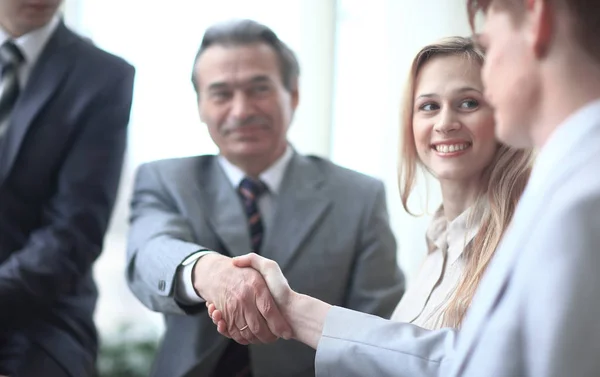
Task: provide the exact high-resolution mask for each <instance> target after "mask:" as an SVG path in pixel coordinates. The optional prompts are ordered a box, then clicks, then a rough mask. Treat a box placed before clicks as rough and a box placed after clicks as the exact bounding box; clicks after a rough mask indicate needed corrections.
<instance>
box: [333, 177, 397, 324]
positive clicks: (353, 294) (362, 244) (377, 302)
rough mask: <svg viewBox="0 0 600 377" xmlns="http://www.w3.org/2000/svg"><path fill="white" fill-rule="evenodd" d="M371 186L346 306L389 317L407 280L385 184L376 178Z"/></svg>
mask: <svg viewBox="0 0 600 377" xmlns="http://www.w3.org/2000/svg"><path fill="white" fill-rule="evenodd" d="M372 187H373V190H372V191H371V193H372V195H371V198H372V200H371V201H370V203H368V205H367V211H366V214H365V216H364V220H363V222H362V224H361V234H360V236H359V242H358V244H357V251H356V258H355V261H354V266H353V270H352V278H351V280H350V285H349V287H348V292H349V295H348V297H347V299H346V302H345V305H344V306H345V307H347V308H350V309H354V310H358V311H361V312H365V313H371V314H375V315H378V316H381V317H383V318H389V317H390V316H391V315H392V312H393V311H394V308H395V307H396V305H397V304H398V302H399V301H400V299H401V298H402V295H403V294H404V289H405V281H404V275H403V274H402V272H401V271H400V268H399V267H398V261H397V247H396V240H395V238H394V235H393V233H392V229H391V227H390V223H389V216H388V211H387V205H386V196H385V189H384V186H383V183H381V182H380V181H376V184H374V185H373V186H372Z"/></svg>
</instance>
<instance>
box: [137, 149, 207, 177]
mask: <svg viewBox="0 0 600 377" xmlns="http://www.w3.org/2000/svg"><path fill="white" fill-rule="evenodd" d="M216 163H217V157H216V156H214V155H202V156H192V157H180V158H169V159H163V160H157V161H152V162H146V163H143V164H141V165H140V166H139V167H138V168H137V173H136V175H137V177H138V180H139V179H143V178H144V177H150V176H152V177H155V179H159V180H161V181H166V182H175V181H177V182H180V181H181V179H182V178H185V177H193V176H197V175H198V174H202V173H203V172H205V171H207V170H209V169H214V168H215V166H216Z"/></svg>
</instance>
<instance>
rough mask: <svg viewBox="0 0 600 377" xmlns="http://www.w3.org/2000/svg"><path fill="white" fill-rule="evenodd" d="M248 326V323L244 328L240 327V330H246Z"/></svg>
mask: <svg viewBox="0 0 600 377" xmlns="http://www.w3.org/2000/svg"><path fill="white" fill-rule="evenodd" d="M247 328H248V325H246V326H244V327H242V328H241V329H239V330H240V331H244V330H246V329H247Z"/></svg>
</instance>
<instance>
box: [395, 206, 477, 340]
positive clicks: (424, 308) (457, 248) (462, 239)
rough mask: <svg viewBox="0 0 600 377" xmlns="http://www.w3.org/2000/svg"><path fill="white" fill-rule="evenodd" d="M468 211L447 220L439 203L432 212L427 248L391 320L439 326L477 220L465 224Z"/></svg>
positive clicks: (422, 325)
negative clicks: (413, 278)
mask: <svg viewBox="0 0 600 377" xmlns="http://www.w3.org/2000/svg"><path fill="white" fill-rule="evenodd" d="M470 215H471V210H466V211H464V212H463V213H462V214H460V215H459V216H458V217H456V218H455V219H454V220H452V221H450V222H448V221H447V220H446V217H445V216H444V210H443V207H441V208H440V209H438V211H437V212H436V213H435V215H434V218H433V221H432V222H431V225H430V226H429V229H428V230H427V234H426V238H427V245H428V248H429V252H428V253H427V255H426V257H425V260H424V262H423V264H422V266H421V268H420V270H419V273H418V274H417V277H416V279H415V280H414V282H412V284H411V285H410V286H409V287H408V290H407V291H406V293H405V294H404V296H403V297H402V300H400V302H399V303H398V306H397V307H396V309H395V310H394V313H393V314H392V318H391V319H392V320H394V321H399V322H408V323H413V324H415V325H417V326H420V327H423V328H426V329H438V328H440V327H442V324H441V320H442V316H441V314H442V312H443V309H444V307H445V305H446V304H447V302H448V300H449V299H450V297H451V296H452V293H453V292H454V290H455V289H456V287H457V286H458V283H459V281H460V278H461V276H462V273H463V270H464V267H465V264H464V260H463V258H462V254H463V251H464V250H465V248H466V246H467V245H468V244H469V243H470V242H471V241H472V240H473V238H474V237H475V235H476V234H477V231H478V230H479V226H478V225H479V222H477V226H471V227H469V226H468V224H467V221H468V220H470V219H469V217H470Z"/></svg>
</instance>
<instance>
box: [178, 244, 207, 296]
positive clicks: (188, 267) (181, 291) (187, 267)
mask: <svg viewBox="0 0 600 377" xmlns="http://www.w3.org/2000/svg"><path fill="white" fill-rule="evenodd" d="M215 253H216V252H214V251H208V250H204V251H199V252H197V253H194V254H192V255H190V256H189V257H187V258H185V260H184V261H183V262H181V265H182V266H183V268H180V269H179V270H178V271H177V277H176V279H177V284H176V285H175V298H176V299H177V301H179V302H180V303H182V304H185V305H197V304H201V303H203V302H204V301H205V300H204V299H203V298H202V297H200V296H199V295H198V293H196V290H195V289H194V284H192V274H193V272H194V266H195V265H196V262H198V259H200V258H202V257H203V256H205V255H207V254H215Z"/></svg>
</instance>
